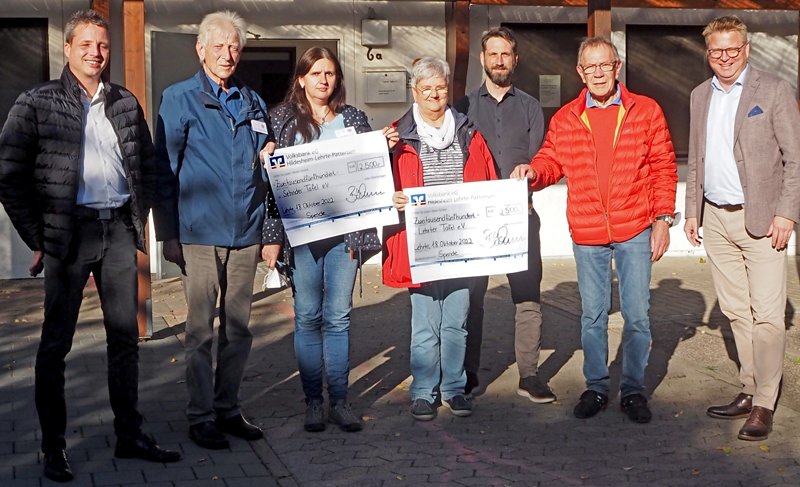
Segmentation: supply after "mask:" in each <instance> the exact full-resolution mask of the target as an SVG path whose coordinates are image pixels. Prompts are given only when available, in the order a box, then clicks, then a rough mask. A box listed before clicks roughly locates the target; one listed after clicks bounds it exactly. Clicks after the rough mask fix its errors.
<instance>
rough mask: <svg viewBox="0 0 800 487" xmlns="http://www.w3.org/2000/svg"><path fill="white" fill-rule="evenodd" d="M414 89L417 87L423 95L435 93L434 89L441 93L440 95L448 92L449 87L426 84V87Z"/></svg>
mask: <svg viewBox="0 0 800 487" xmlns="http://www.w3.org/2000/svg"><path fill="white" fill-rule="evenodd" d="M414 89H416V90H417V91H419V92H420V93H422V96H425V97H428V96H431V93H433V92H434V91H435V92H436V93H438V94H440V95H446V94H447V87H446V86H437V87H433V86H426V87H424V88H419V87H414Z"/></svg>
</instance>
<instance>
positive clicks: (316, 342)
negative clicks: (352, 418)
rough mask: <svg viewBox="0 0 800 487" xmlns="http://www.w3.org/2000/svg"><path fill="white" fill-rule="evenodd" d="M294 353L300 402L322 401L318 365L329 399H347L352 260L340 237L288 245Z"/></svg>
mask: <svg viewBox="0 0 800 487" xmlns="http://www.w3.org/2000/svg"><path fill="white" fill-rule="evenodd" d="M292 251H293V253H294V258H293V263H292V289H293V291H294V353H295V356H296V357H297V367H298V369H299V371H300V380H301V382H302V384H303V392H304V393H305V395H306V401H307V402H308V401H312V400H317V401H321V400H322V368H323V364H324V367H325V376H326V378H327V380H328V396H329V400H330V401H331V403H333V402H335V401H338V400H340V399H347V381H348V374H349V373H350V310H352V309H353V285H354V284H355V282H356V271H357V270H358V261H357V260H355V259H354V260H351V259H350V252H347V251H345V244H344V241H343V240H342V237H334V238H333V239H326V240H322V241H319V242H312V243H310V244H307V245H300V246H298V247H294V248H293V249H292Z"/></svg>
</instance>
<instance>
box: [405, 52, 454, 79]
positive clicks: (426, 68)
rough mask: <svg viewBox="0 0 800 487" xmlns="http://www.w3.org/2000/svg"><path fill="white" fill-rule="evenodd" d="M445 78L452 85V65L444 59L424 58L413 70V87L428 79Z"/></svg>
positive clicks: (415, 64)
mask: <svg viewBox="0 0 800 487" xmlns="http://www.w3.org/2000/svg"><path fill="white" fill-rule="evenodd" d="M436 77H440V78H444V80H445V81H446V82H447V84H450V65H449V64H447V61H445V60H444V59H442V58H438V57H434V56H423V57H421V58H420V59H419V61H417V62H416V63H414V67H413V68H411V85H412V86H417V84H418V83H419V82H420V81H422V80H424V79H428V78H436Z"/></svg>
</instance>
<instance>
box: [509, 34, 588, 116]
mask: <svg viewBox="0 0 800 487" xmlns="http://www.w3.org/2000/svg"><path fill="white" fill-rule="evenodd" d="M502 25H504V26H506V27H510V28H511V29H513V30H514V34H516V36H517V54H518V55H519V65H518V66H517V69H516V71H515V72H514V79H513V82H514V85H516V87H517V88H520V89H521V90H522V91H524V92H526V93H528V94H529V95H532V96H533V97H535V98H536V99H537V100H539V101H540V102H542V112H544V122H545V127H548V126H549V125H550V118H552V116H553V115H555V113H556V112H557V111H558V109H559V108H561V107H562V106H563V105H564V104H565V103H567V102H569V101H570V100H573V99H575V97H576V96H578V95H579V94H580V92H581V90H582V89H583V83H582V82H581V79H580V77H578V73H577V72H576V71H575V66H576V65H577V64H578V62H577V59H578V47H579V46H580V45H581V41H582V40H583V39H584V38H585V37H586V24H502ZM539 75H550V76H551V77H550V78H549V80H550V83H549V84H548V85H549V86H545V87H542V86H540V83H539ZM554 95H558V96H557V97H556V96H554ZM556 98H560V103H557V102H555V101H556ZM554 102H555V103H554Z"/></svg>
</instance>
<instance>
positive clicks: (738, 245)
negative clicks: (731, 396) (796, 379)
mask: <svg viewBox="0 0 800 487" xmlns="http://www.w3.org/2000/svg"><path fill="white" fill-rule="evenodd" d="M745 211H746V210H744V209H739V210H737V211H728V210H725V209H722V208H717V207H716V206H713V205H710V204H708V202H706V203H705V209H704V217H703V245H704V246H705V248H706V252H707V253H708V259H709V261H710V262H711V271H712V276H713V278H714V288H715V289H716V291H717V299H718V300H719V307H720V309H721V310H722V312H723V313H724V314H725V316H727V317H728V319H730V320H731V329H732V330H733V338H734V340H735V341H736V351H737V352H738V354H739V363H740V364H741V368H740V370H739V380H740V381H741V382H742V386H743V388H742V392H744V393H745V394H752V395H753V405H754V406H760V407H764V408H767V409H770V410H774V409H775V402H776V400H777V398H778V389H779V387H780V382H781V376H782V374H783V355H784V349H785V343H786V325H785V316H786V265H787V259H786V251H785V250H783V251H780V252H779V251H776V250H775V249H773V248H772V239H771V238H770V237H763V238H754V237H752V236H751V235H749V234H748V233H747V231H746V230H745V223H744V212H745Z"/></svg>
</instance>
